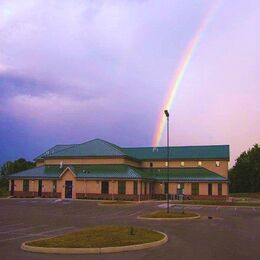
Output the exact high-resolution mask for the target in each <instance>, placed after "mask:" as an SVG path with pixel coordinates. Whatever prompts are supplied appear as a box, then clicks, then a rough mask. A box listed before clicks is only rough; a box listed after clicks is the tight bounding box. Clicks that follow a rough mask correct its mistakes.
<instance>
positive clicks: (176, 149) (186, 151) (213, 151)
mask: <svg viewBox="0 0 260 260" xmlns="http://www.w3.org/2000/svg"><path fill="white" fill-rule="evenodd" d="M122 150H123V151H124V152H125V153H126V154H127V155H129V156H131V157H135V158H137V159H139V160H152V159H154V160H160V159H166V158H167V147H156V148H153V147H137V148H122ZM169 153H170V159H176V160H177V159H183V160H187V159H190V160H192V159H201V160H202V159H229V145H207V146H171V147H170V148H169Z"/></svg>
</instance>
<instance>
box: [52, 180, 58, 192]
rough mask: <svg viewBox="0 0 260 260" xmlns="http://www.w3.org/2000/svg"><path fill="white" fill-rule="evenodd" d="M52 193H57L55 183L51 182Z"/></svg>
mask: <svg viewBox="0 0 260 260" xmlns="http://www.w3.org/2000/svg"><path fill="white" fill-rule="evenodd" d="M52 192H57V181H56V180H54V181H52Z"/></svg>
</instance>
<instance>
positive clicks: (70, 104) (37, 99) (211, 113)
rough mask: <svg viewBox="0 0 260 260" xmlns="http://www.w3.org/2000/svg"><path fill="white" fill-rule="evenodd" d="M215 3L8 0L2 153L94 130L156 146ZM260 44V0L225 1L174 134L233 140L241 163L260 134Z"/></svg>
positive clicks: (17, 153) (0, 15)
mask: <svg viewBox="0 0 260 260" xmlns="http://www.w3.org/2000/svg"><path fill="white" fill-rule="evenodd" d="M212 2H213V0H187V1H183V0H175V1H174V0H169V1H163V0H162V1H157V0H153V1H148V0H147V1H138V0H136V1H133V0H129V1H126V0H120V1H119V0H118V1H108V0H106V1H98V0H95V1H94V0H93V1H85V0H84V1H83V0H82V1H80V0H78V1H73V0H72V1H66V0H64V1H49V0H43V1H30V0H24V1H22V0H17V1H10V0H6V1H5V0H0V164H1V163H3V162H5V161H6V160H14V159H17V158H18V157H25V158H27V159H32V158H34V157H35V156H36V155H38V154H39V153H41V152H43V151H45V150H46V149H48V148H49V147H50V146H53V145H55V144H61V143H80V142H84V141H86V140H89V139H93V138H97V137H98V138H103V139H105V140H107V141H111V142H113V143H115V144H118V145H121V146H151V144H152V137H153V133H154V131H155V126H156V123H157V122H156V120H157V119H158V113H159V112H160V110H161V107H162V104H163V101H164V98H165V95H166V93H167V90H168V87H169V84H170V82H171V79H172V76H173V73H174V71H175V69H176V68H177V67H178V64H179V61H180V58H181V57H182V55H183V52H184V50H185V48H186V45H187V44H188V42H189V41H190V40H191V39H192V37H193V35H194V33H195V32H196V30H197V28H198V26H199V25H200V23H201V21H202V20H203V18H204V17H205V15H206V13H207V10H208V9H209V7H210V5H211V4H212ZM259 46H260V1H259V0H255V1H253V0H252V1H250V0H247V1H244V0H237V1H229V0H223V1H220V5H219V9H218V10H217V12H216V14H215V15H214V17H212V19H211V21H210V23H209V24H208V26H207V28H206V31H204V33H203V34H202V37H201V41H200V43H199V45H198V46H197V48H196V51H195V53H194V55H193V57H192V59H191V62H190V64H189V66H188V69H187V70H186V72H185V75H184V79H183V81H182V82H181V85H180V87H179V90H178V93H177V95H176V98H175V100H174V102H173V105H172V107H171V110H170V112H171V119H170V120H171V121H170V123H171V125H170V128H171V140H170V144H171V145H208V144H230V146H231V159H232V160H231V165H232V164H233V162H234V159H235V158H236V157H237V156H238V155H239V154H240V153H241V152H242V151H244V150H246V149H248V148H249V147H250V146H252V145H253V144H255V143H259V141H260V123H259V122H260V120H259V119H260V105H259V100H260V51H259ZM161 112H162V111H161ZM161 145H165V138H164V137H163V138H162V143H161Z"/></svg>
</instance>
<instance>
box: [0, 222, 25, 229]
mask: <svg viewBox="0 0 260 260" xmlns="http://www.w3.org/2000/svg"><path fill="white" fill-rule="evenodd" d="M23 224H24V223H17V224H11V225H5V226H1V229H2V228H9V227H16V226H21V225H23Z"/></svg>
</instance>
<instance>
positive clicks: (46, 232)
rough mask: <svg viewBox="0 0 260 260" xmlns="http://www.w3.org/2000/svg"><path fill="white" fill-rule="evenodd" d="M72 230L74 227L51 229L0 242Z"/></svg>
mask: <svg viewBox="0 0 260 260" xmlns="http://www.w3.org/2000/svg"><path fill="white" fill-rule="evenodd" d="M72 228H74V227H65V228H59V229H53V230H49V231H45V232H40V233H33V234H27V235H23V236H19V237H17V236H16V237H12V238H6V239H1V240H0V242H4V241H11V240H16V239H20V238H25V237H34V236H42V235H44V234H48V233H53V232H57V231H62V230H66V229H72Z"/></svg>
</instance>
